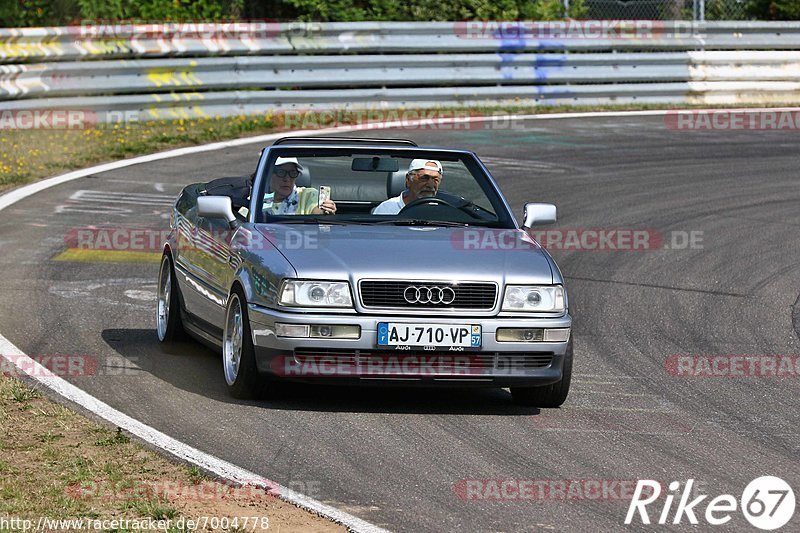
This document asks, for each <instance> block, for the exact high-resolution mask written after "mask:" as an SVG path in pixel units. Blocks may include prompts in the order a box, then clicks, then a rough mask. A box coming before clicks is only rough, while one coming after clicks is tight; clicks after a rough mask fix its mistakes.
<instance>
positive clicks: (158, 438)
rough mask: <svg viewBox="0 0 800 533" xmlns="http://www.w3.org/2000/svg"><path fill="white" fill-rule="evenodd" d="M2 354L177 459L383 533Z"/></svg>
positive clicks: (1, 348)
mask: <svg viewBox="0 0 800 533" xmlns="http://www.w3.org/2000/svg"><path fill="white" fill-rule="evenodd" d="M0 354H2V356H3V358H4V359H6V360H7V361H8V362H9V363H11V364H12V365H14V366H15V367H16V368H17V372H20V374H19V375H22V374H25V375H27V376H28V377H29V378H32V379H33V380H35V381H36V382H38V383H40V384H42V385H44V386H45V387H47V388H49V389H50V390H52V391H53V392H55V393H56V394H58V395H60V396H62V397H64V398H66V399H67V400H69V401H71V402H74V403H76V404H78V405H80V406H81V407H83V408H85V409H88V410H89V411H91V412H93V413H94V414H96V415H97V416H99V417H101V418H103V419H104V420H107V421H108V422H111V423H112V424H114V425H115V426H117V427H120V428H122V429H124V430H125V431H127V432H128V433H130V434H132V435H135V436H136V437H138V438H140V439H142V440H143V441H145V442H147V443H149V444H151V445H153V446H155V447H157V448H159V449H160V450H163V451H165V452H167V453H169V454H170V455H173V456H174V457H177V458H178V459H181V460H183V461H187V462H189V463H191V464H193V465H197V466H198V467H200V468H202V469H203V470H205V471H207V472H211V473H212V474H214V475H216V476H218V477H220V478H222V479H226V480H228V481H232V482H234V483H236V484H241V485H249V486H254V487H258V488H263V489H264V490H266V491H268V492H269V493H270V494H272V495H274V496H276V497H277V498H280V499H281V500H284V501H287V502H289V503H291V504H293V505H296V506H298V507H302V508H303V509H306V510H308V511H311V512H312V513H315V514H318V515H321V516H324V517H325V518H328V519H330V520H333V521H334V522H337V523H339V524H342V525H344V526H345V527H347V528H349V529H351V530H353V531H365V532H375V533H377V532H383V531H386V530H384V529H381V528H379V527H378V526H376V525H374V524H370V523H369V522H366V521H365V520H362V519H360V518H357V517H355V516H353V515H350V514H348V513H345V512H343V511H340V510H338V509H335V508H333V507H331V506H329V505H325V504H324V503H322V502H319V501H317V500H315V499H313V498H309V497H308V496H304V495H303V494H300V493H299V492H295V491H293V490H291V489H289V488H288V487H284V486H282V485H279V484H278V483H275V482H273V481H270V480H268V479H265V478H264V477H262V476H259V475H257V474H255V473H253V472H250V471H248V470H245V469H244V468H240V467H238V466H236V465H234V464H232V463H229V462H227V461H223V460H222V459H219V458H217V457H214V456H213V455H210V454H207V453H205V452H201V451H200V450H198V449H197V448H192V447H191V446H189V445H187V444H184V443H183V442H181V441H179V440H176V439H174V438H172V437H170V436H169V435H166V434H164V433H161V432H160V431H158V430H156V429H153V428H152V427H150V426H148V425H147V424H143V423H141V422H139V421H138V420H136V419H134V418H131V417H130V416H128V415H126V414H125V413H122V412H120V411H117V410H116V409H114V408H113V407H111V406H110V405H108V404H107V403H104V402H101V401H100V400H98V399H97V398H95V397H94V396H91V395H89V394H88V393H86V392H84V391H83V390H81V389H79V388H78V387H76V386H75V385H73V384H72V383H69V382H68V381H66V380H64V379H62V378H61V377H59V376H57V375H55V374H53V373H52V372H50V371H49V370H47V369H46V368H45V367H44V366H42V365H40V364H39V363H38V362H36V361H35V360H34V359H31V358H30V357H28V356H27V355H25V354H24V353H23V352H22V351H21V350H20V349H19V348H17V347H16V346H14V345H13V344H12V343H11V342H10V341H9V340H8V339H6V338H5V337H3V336H2V335H0Z"/></svg>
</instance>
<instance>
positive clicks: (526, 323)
mask: <svg viewBox="0 0 800 533" xmlns="http://www.w3.org/2000/svg"><path fill="white" fill-rule="evenodd" d="M248 311H249V318H250V326H251V330H252V335H253V345H254V347H255V355H256V365H257V366H258V369H259V371H260V372H261V373H263V374H268V375H272V376H276V377H280V378H284V379H289V380H293V381H309V382H327V383H336V384H359V385H407V386H413V385H422V386H437V387H438V386H467V387H530V386H541V385H548V384H551V383H555V382H557V381H559V380H560V379H561V376H562V368H563V363H564V357H565V354H566V353H567V350H568V349H569V346H570V343H569V342H498V341H497V339H496V336H495V335H496V331H497V329H498V328H570V327H571V325H572V319H571V317H570V316H569V315H564V316H562V317H557V318H497V317H479V318H470V317H448V318H437V317H431V316H419V317H414V316H402V317H401V316H385V315H364V314H358V315H355V314H348V315H336V314H322V313H320V314H311V313H285V312H281V311H276V310H274V309H268V308H264V307H260V306H257V305H253V304H250V305H249V306H248ZM387 321H388V322H400V323H420V322H424V323H426V324H431V325H437V324H442V325H448V324H459V323H462V324H463V323H469V324H480V325H481V330H482V341H481V348H480V349H478V350H467V349H465V350H463V351H462V350H447V349H445V350H418V349H412V350H401V349H396V348H393V347H389V348H387V347H379V346H378V345H377V337H378V334H377V325H378V323H379V322H387ZM276 322H281V323H284V324H325V325H358V326H359V327H360V328H361V335H360V337H359V338H358V339H332V338H286V337H278V336H277V335H276V334H275V323H276Z"/></svg>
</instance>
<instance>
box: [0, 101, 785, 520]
mask: <svg viewBox="0 0 800 533" xmlns="http://www.w3.org/2000/svg"><path fill="white" fill-rule="evenodd" d="M797 109H798V108H754V109H750V108H742V109H713V110H706V111H713V112H718V113H724V112H733V111H736V112H746V111H752V112H759V111H760V112H769V111H787V110H797ZM677 111H680V110H674V109H673V110H646V111H609V112H587V113H552V114H546V113H545V114H534V115H513V114H512V115H502V116H490V115H487V116H486V117H452V118H450V117H442V118H436V119H435V120H436V124H441V125H444V124H447V123H463V122H484V121H491V120H508V119H515V120H553V119H570V118H572V119H575V118H597V117H635V116H662V115H666V114H667V113H675V112H677ZM684 111H687V112H690V111H693V112H702V111H704V110H700V109H687V110H684ZM419 125H427V122H426V121H425V120H424V119H423V120H419V121H410V120H409V121H397V122H386V123H382V124H381V125H380V127H369V126H366V125H360V126H359V125H357V126H341V127H337V128H326V129H315V130H304V131H295V132H291V133H289V132H283V133H271V134H268V135H259V136H256V137H246V138H244V139H236V140H233V141H224V142H218V143H212V144H205V145H202V146H190V147H187V148H178V149H176V150H168V151H166V152H159V153H156V154H150V155H144V156H139V157H133V158H130V159H123V160H121V161H114V162H112V163H106V164H103V165H97V166H94V167H89V168H84V169H81V170H76V171H74V172H68V173H66V174H62V175H60V176H55V177H52V178H48V179H44V180H42V181H38V182H36V183H32V184H30V185H26V186H24V187H20V188H19V189H14V190H12V191H10V192H8V193H6V194H3V195H2V196H0V211H2V210H3V209H5V208H7V207H9V206H11V205H13V204H15V203H17V202H19V201H20V200H23V199H25V198H28V197H29V196H32V195H34V194H36V193H38V192H41V191H44V190H46V189H49V188H51V187H55V186H56V185H61V184H62V183H67V182H69V181H73V180H76V179H79V178H84V177H86V176H91V175H92V174H99V173H101V172H108V171H109V170H117V169H120V168H125V167H129V166H132V165H138V164H140V163H149V162H152V161H159V160H161V159H169V158H172V157H180V156H183V155H189V154H196V153H201V152H211V151H215V150H223V149H225V148H231V147H234V146H243V145H247V144H256V143H262V144H263V143H267V142H269V141H274V140H275V139H278V138H280V137H297V136H305V135H324V134H326V133H345V132H353V131H363V130H366V131H370V130H378V129H390V128H399V127H415V126H419ZM0 355H2V356H4V358H5V359H7V360H8V361H10V362H11V363H12V364H14V365H15V366H16V367H17V368H18V369H19V370H20V371H21V372H22V373H24V374H26V375H28V376H29V377H30V378H32V379H33V380H35V381H37V382H38V383H41V384H42V385H44V386H45V387H47V388H49V389H50V390H52V391H54V392H55V393H56V394H59V395H60V396H62V397H64V398H66V399H68V400H70V401H72V402H75V403H76V404H78V405H80V406H81V407H83V408H84V409H87V410H89V411H91V412H93V413H95V414H96V415H97V416H99V417H101V418H103V419H105V420H107V421H109V422H111V423H112V424H114V425H115V426H118V427H121V428H122V429H124V430H126V431H128V432H130V433H131V434H133V435H135V436H137V437H138V438H140V439H142V440H144V441H146V442H148V443H150V444H151V445H153V446H156V447H157V448H159V449H161V450H163V451H165V452H167V453H169V454H171V455H173V456H175V457H178V458H180V459H182V460H184V461H188V462H190V463H192V464H194V465H197V466H198V467H200V468H203V469H205V470H206V471H208V472H212V473H214V474H215V475H217V476H219V477H220V478H222V479H227V480H229V481H233V482H235V483H245V484H251V485H253V484H256V485H257V486H261V487H264V488H267V489H270V488H271V489H273V490H275V491H277V492H278V497H279V498H280V499H282V500H285V501H287V502H289V503H291V504H293V505H297V506H298V507H301V508H303V509H307V510H309V511H311V512H313V513H316V514H319V515H320V516H324V517H326V518H329V519H331V520H333V521H334V522H337V523H340V524H342V525H344V526H346V527H348V528H350V529H352V530H354V531H366V532H372V531H374V532H378V531H385V530H383V529H381V528H379V527H378V526H376V525H374V524H370V523H369V522H366V521H364V520H362V519H360V518H358V517H355V516H353V515H350V514H348V513H345V512H344V511H340V510H338V509H335V508H333V507H330V506H328V505H325V504H324V503H322V502H319V501H317V500H315V499H313V498H309V497H308V496H304V495H303V494H300V493H298V492H295V491H293V490H291V489H289V488H287V487H283V486H281V485H278V484H277V483H273V482H271V481H269V480H267V479H265V478H263V477H261V476H258V475H256V474H254V473H253V472H249V471H247V470H245V469H243V468H240V467H238V466H236V465H234V464H232V463H229V462H227V461H223V460H222V459H219V458H218V457H214V456H213V455H210V454H207V453H205V452H202V451H200V450H198V449H196V448H192V447H191V446H189V445H188V444H184V443H182V442H180V441H178V440H176V439H174V438H172V437H170V436H169V435H166V434H164V433H161V432H160V431H158V430H156V429H154V428H152V427H150V426H148V425H146V424H143V423H142V422H139V421H138V420H136V419H134V418H131V417H129V416H128V415H126V414H125V413H122V412H120V411H117V410H116V409H114V408H113V407H111V406H110V405H108V404H106V403H103V402H101V401H100V400H98V399H97V398H95V397H94V396H91V395H89V394H88V393H86V392H84V391H83V390H81V389H79V388H78V387H76V386H74V385H72V384H71V383H69V382H68V381H66V380H64V379H62V378H61V377H59V376H56V375H53V374H52V373H50V372H49V371H47V370H46V369H45V368H44V367H42V366H41V365H40V364H39V363H37V362H36V361H34V360H33V359H31V358H30V357H28V356H27V355H25V354H24V353H23V352H22V351H21V350H20V349H19V348H17V347H16V346H14V345H13V344H12V343H11V341H9V340H8V339H6V338H5V337H4V336H3V335H2V334H0ZM6 355H9V356H11V358H10V359H9V358H8V357H5V356H6Z"/></svg>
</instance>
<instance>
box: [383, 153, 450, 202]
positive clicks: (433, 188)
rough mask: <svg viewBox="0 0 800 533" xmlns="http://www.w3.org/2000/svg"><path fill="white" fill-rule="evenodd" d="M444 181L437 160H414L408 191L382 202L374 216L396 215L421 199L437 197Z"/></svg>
mask: <svg viewBox="0 0 800 533" xmlns="http://www.w3.org/2000/svg"><path fill="white" fill-rule="evenodd" d="M441 181H442V164H441V163H440V162H439V161H437V160H435V159H414V160H413V161H411V164H410V165H408V172H406V190H404V191H403V192H402V193H400V194H399V195H397V196H395V197H394V198H389V199H388V200H385V201H383V202H381V204H380V205H378V207H376V208H375V209H374V210H373V211H372V214H373V215H396V214H398V213H399V212H400V210H401V209H403V208H404V207H405V206H407V205H408V204H410V203H411V202H413V201H415V200H418V199H420V198H429V197H431V196H436V193H437V192H439V184H440V183H441Z"/></svg>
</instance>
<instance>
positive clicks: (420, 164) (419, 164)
mask: <svg viewBox="0 0 800 533" xmlns="http://www.w3.org/2000/svg"><path fill="white" fill-rule="evenodd" d="M415 170H436V171H437V172H439V174H441V173H442V164H441V163H440V162H438V161H437V160H435V159H414V160H412V161H411V164H410V165H408V171H409V172H414V171H415Z"/></svg>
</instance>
